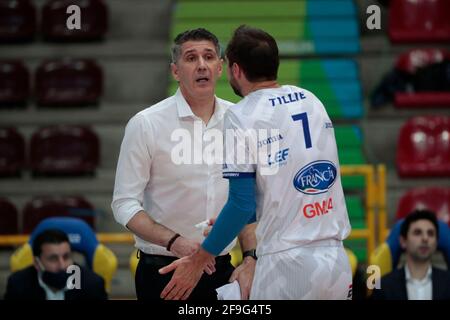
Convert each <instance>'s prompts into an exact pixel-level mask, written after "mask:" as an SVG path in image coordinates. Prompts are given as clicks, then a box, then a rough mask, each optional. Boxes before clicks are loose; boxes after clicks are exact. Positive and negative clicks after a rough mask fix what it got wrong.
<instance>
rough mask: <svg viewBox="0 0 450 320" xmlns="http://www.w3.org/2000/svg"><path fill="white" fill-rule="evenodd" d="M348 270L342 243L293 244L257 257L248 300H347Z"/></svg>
mask: <svg viewBox="0 0 450 320" xmlns="http://www.w3.org/2000/svg"><path fill="white" fill-rule="evenodd" d="M351 297H352V271H351V268H350V263H349V259H348V256H347V253H346V252H345V249H344V247H343V246H342V244H340V245H333V246H323V244H320V246H307V247H297V248H293V249H289V250H286V251H282V252H277V253H274V254H267V255H263V256H261V257H258V261H257V263H256V269H255V275H254V278H253V284H252V288H251V293H250V299H251V300H300V299H301V300H325V299H328V300H347V299H351Z"/></svg>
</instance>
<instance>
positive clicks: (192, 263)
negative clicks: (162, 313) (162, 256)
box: [159, 248, 215, 300]
mask: <svg viewBox="0 0 450 320" xmlns="http://www.w3.org/2000/svg"><path fill="white" fill-rule="evenodd" d="M214 263H215V260H214V257H213V256H212V255H211V254H209V253H208V252H206V251H204V250H203V249H201V248H200V249H199V250H198V251H197V252H196V253H194V254H192V255H190V256H187V257H183V258H181V259H178V260H176V261H174V262H172V263H171V264H169V265H168V266H165V267H163V268H161V269H159V273H161V274H166V273H169V272H171V271H175V272H174V273H173V276H172V279H171V280H170V282H169V283H168V284H167V285H166V287H165V288H164V289H163V291H162V292H161V298H163V299H165V300H186V299H187V298H188V297H189V295H190V294H191V293H192V291H193V290H194V288H195V286H196V285H197V283H198V282H199V281H200V278H201V277H202V274H203V271H204V270H208V269H209V268H210V266H211V265H213V266H214ZM208 273H209V272H208ZM209 274H210V273H209Z"/></svg>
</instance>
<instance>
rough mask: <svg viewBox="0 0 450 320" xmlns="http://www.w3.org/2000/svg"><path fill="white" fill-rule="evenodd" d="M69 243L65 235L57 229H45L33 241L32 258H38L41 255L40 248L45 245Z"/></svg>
mask: <svg viewBox="0 0 450 320" xmlns="http://www.w3.org/2000/svg"><path fill="white" fill-rule="evenodd" d="M63 242H67V243H69V244H70V242H69V238H68V237H67V235H66V234H65V233H64V232H63V231H61V230H58V229H47V230H45V231H43V232H41V233H39V234H38V235H37V236H36V238H34V241H33V256H35V257H40V256H41V253H42V246H43V245H44V244H46V243H51V244H60V243H63Z"/></svg>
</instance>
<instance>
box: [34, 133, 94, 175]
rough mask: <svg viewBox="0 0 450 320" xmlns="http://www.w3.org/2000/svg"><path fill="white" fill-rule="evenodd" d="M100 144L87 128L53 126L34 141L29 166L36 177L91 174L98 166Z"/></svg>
mask: <svg viewBox="0 0 450 320" xmlns="http://www.w3.org/2000/svg"><path fill="white" fill-rule="evenodd" d="M99 154H100V151H99V140H98V137H97V135H96V134H95V132H93V131H92V130H91V129H90V128H89V127H84V126H50V127H45V128H41V129H39V130H38V131H36V132H35V133H34V134H33V136H32V138H31V145H30V162H31V168H32V170H33V172H34V173H35V174H44V175H77V174H92V173H94V172H95V169H96V167H97V166H98V164H99Z"/></svg>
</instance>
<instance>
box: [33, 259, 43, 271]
mask: <svg viewBox="0 0 450 320" xmlns="http://www.w3.org/2000/svg"><path fill="white" fill-rule="evenodd" d="M33 266H34V268H35V269H36V270H37V271H39V270H41V268H40V266H39V262H38V261H37V257H35V256H33Z"/></svg>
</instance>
